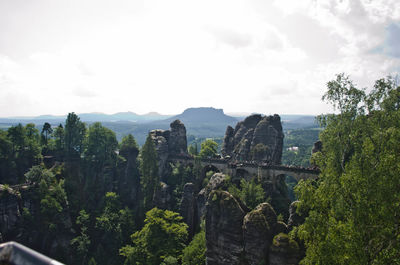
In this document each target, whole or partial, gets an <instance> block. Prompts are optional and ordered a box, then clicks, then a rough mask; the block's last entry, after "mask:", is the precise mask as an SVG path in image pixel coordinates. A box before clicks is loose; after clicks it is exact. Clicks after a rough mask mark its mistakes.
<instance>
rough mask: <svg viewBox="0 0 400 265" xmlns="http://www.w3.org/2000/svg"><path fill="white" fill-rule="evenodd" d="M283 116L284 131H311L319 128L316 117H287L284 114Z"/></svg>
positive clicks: (294, 115) (295, 115)
mask: <svg viewBox="0 0 400 265" xmlns="http://www.w3.org/2000/svg"><path fill="white" fill-rule="evenodd" d="M280 116H281V121H282V127H283V129H284V130H290V129H309V128H316V127H319V125H318V123H317V122H316V120H315V118H316V116H313V115H297V114H293V115H287V114H283V115H280Z"/></svg>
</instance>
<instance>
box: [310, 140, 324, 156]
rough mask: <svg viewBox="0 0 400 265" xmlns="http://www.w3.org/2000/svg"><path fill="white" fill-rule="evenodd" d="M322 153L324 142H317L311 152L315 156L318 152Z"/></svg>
mask: <svg viewBox="0 0 400 265" xmlns="http://www.w3.org/2000/svg"><path fill="white" fill-rule="evenodd" d="M321 151H322V142H321V141H316V142H315V143H314V145H313V148H312V150H311V154H314V153H316V152H321Z"/></svg>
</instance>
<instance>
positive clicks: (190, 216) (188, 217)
mask: <svg viewBox="0 0 400 265" xmlns="http://www.w3.org/2000/svg"><path fill="white" fill-rule="evenodd" d="M194 189H195V187H194V184H193V183H186V184H185V186H184V187H183V195H182V200H181V206H180V209H179V213H180V214H181V216H182V217H183V221H184V222H185V223H186V224H187V225H188V234H189V240H190V239H191V238H192V237H193V236H194V232H195V228H196V226H197V224H198V218H197V203H196V198H195V195H194Z"/></svg>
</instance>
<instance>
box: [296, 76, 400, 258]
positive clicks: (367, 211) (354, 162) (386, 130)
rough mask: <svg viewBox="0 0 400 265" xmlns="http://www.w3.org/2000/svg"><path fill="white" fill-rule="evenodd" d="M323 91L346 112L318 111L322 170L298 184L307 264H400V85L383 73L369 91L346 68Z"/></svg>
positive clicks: (318, 158) (298, 232)
mask: <svg viewBox="0 0 400 265" xmlns="http://www.w3.org/2000/svg"><path fill="white" fill-rule="evenodd" d="M323 99H324V100H326V101H328V102H329V103H331V104H332V105H333V106H334V107H335V108H336V109H337V110H338V111H339V114H337V115H325V116H320V117H319V120H320V123H321V125H322V126H323V127H324V128H325V129H324V130H323V132H322V133H321V134H320V139H321V141H322V143H323V149H322V152H318V153H315V154H314V155H313V160H314V161H315V163H317V165H318V166H319V168H320V170H321V173H320V175H319V178H318V180H316V181H305V182H304V181H300V183H299V184H298V186H297V188H296V191H297V194H298V196H299V199H300V205H299V211H308V218H307V219H306V221H305V223H304V224H302V225H300V226H299V227H298V228H297V229H295V230H294V234H296V235H297V236H299V237H300V238H301V239H302V240H304V242H305V246H306V256H305V258H304V259H303V261H302V264H399V263H400V258H399V257H400V229H399V217H400V203H399V202H400V194H399V192H398V187H400V178H399V175H400V168H399V166H398V165H400V156H399V152H400V150H399V146H400V87H398V86H396V85H395V83H394V81H393V79H391V78H387V79H380V80H377V81H376V83H375V86H374V88H373V89H372V91H371V92H370V93H369V94H366V93H365V90H363V89H358V88H357V87H356V86H355V85H354V84H353V82H352V81H351V80H350V79H349V78H348V77H347V76H345V75H344V74H340V75H338V76H337V78H336V80H333V81H330V82H329V83H328V91H327V92H326V94H325V95H324V97H323Z"/></svg>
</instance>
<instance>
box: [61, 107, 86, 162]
mask: <svg viewBox="0 0 400 265" xmlns="http://www.w3.org/2000/svg"><path fill="white" fill-rule="evenodd" d="M85 134H86V125H85V124H84V123H83V122H81V121H80V118H79V117H78V116H77V115H76V114H75V113H73V112H71V113H68V116H67V120H66V122H65V134H64V135H65V140H64V143H65V152H66V155H67V159H71V158H79V157H80V155H81V154H82V152H83V141H84V139H85Z"/></svg>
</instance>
